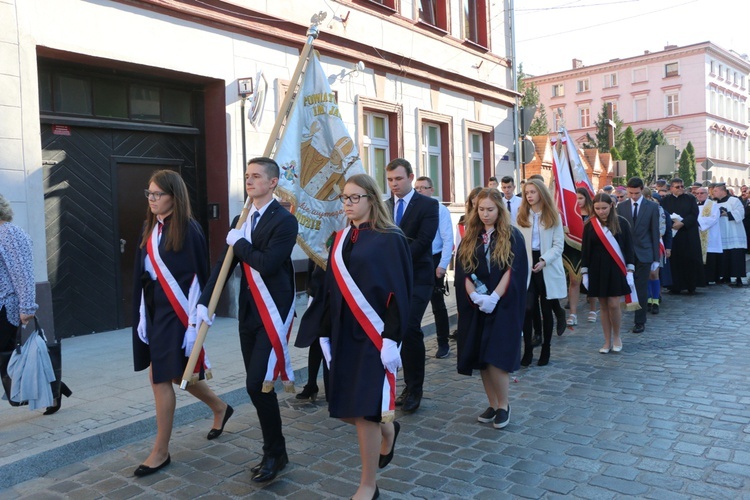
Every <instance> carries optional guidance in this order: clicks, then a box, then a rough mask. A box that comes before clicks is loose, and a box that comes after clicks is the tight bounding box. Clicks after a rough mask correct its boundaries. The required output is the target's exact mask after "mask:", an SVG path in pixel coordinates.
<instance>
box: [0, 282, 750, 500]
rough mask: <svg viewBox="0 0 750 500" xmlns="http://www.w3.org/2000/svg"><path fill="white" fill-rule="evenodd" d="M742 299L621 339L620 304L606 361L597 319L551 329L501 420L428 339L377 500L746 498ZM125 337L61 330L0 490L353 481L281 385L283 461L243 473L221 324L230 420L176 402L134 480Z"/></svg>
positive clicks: (144, 418)
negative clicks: (260, 477)
mask: <svg viewBox="0 0 750 500" xmlns="http://www.w3.org/2000/svg"><path fill="white" fill-rule="evenodd" d="M748 299H750V288H744V289H732V288H729V287H725V286H713V287H710V288H707V289H701V291H700V292H699V294H697V295H696V296H679V297H674V296H669V295H666V296H665V300H664V303H663V306H662V308H661V314H660V315H658V316H653V315H649V319H648V323H647V325H646V332H645V333H644V334H640V335H634V334H632V333H627V330H628V329H629V327H631V326H632V315H631V314H625V315H624V320H623V332H626V333H623V343H624V349H623V352H622V353H620V354H608V355H602V354H599V353H598V348H599V347H600V346H601V344H602V334H601V325H600V324H599V323H598V322H597V323H596V324H590V323H586V322H585V321H584V322H582V323H581V324H580V325H579V326H577V327H576V329H575V330H574V331H571V330H568V331H567V332H566V333H565V334H564V335H563V336H562V337H557V336H555V337H554V338H553V341H552V357H551V361H550V364H549V365H548V366H546V367H538V366H536V358H537V357H538V354H539V352H538V351H539V349H537V350H535V359H534V364H532V366H531V367H529V368H525V369H521V370H520V371H519V372H517V373H516V374H514V375H515V381H514V382H513V383H512V384H511V405H512V412H511V423H510V425H509V426H508V427H507V428H505V429H503V430H495V429H493V428H492V427H491V426H489V425H487V424H479V423H478V422H477V421H476V416H477V415H478V414H479V413H481V412H482V411H483V410H484V409H485V408H486V406H487V402H486V399H485V396H484V391H483V390H482V385H481V382H480V380H479V378H478V377H476V376H475V377H463V376H460V375H458V374H457V373H456V370H455V344H452V352H451V356H450V357H449V358H447V359H442V360H437V359H435V358H434V352H435V347H436V345H435V338H434V335H433V336H430V337H429V338H427V341H426V343H427V346H428V348H427V355H428V359H427V379H426V386H425V391H426V392H425V398H424V399H423V403H422V407H421V408H420V410H419V411H417V412H416V413H415V414H413V415H403V414H401V413H400V412H399V413H398V414H397V418H398V419H399V421H400V422H401V424H402V433H401V435H400V436H399V440H398V444H397V448H396V454H395V458H394V460H393V462H392V464H391V465H390V466H389V467H388V468H386V469H384V470H383V471H380V472H379V474H378V486H379V487H380V491H381V495H382V497H383V498H403V497H407V496H412V497H417V498H430V499H433V498H437V499H440V498H487V499H490V498H493V499H494V498H511V497H522V498H556V497H560V496H564V495H565V496H568V495H569V496H571V497H574V498H619V497H622V496H637V497H643V498H660V499H661V498H670V499H671V498H677V499H679V498H727V499H730V498H731V499H737V498H747V499H750V383H748V374H747V372H748V366H749V365H748V362H747V360H748V359H750V337H749V336H748V327H747V323H748V321H747V320H748V317H749V313H748V311H747V303H748ZM581 304H582V305H581V306H580V309H579V311H583V312H585V311H586V310H587V309H586V307H587V306H584V305H583V301H582V302H581ZM428 311H429V308H428ZM579 317H585V315H584V314H579ZM428 322H430V321H429V319H428V318H426V320H425V323H428ZM129 343H130V337H129V333H127V332H123V331H120V332H111V333H108V334H98V335H92V336H88V337H81V338H78V339H70V340H66V341H65V343H64V354H63V357H64V360H65V361H64V362H65V369H64V373H65V379H66V381H67V382H68V383H69V385H70V386H71V388H72V389H73V391H74V395H73V397H72V398H70V399H66V400H65V401H64V402H63V408H62V410H61V411H60V412H59V413H58V414H57V415H55V416H50V417H43V416H41V414H40V413H39V412H29V411H28V410H23V409H18V408H15V409H11V408H9V407H8V408H2V409H1V410H0V418H1V419H2V422H3V423H2V424H0V439H2V443H3V445H2V448H0V453H2V460H3V462H2V463H1V464H0V472H1V473H0V478H2V480H3V481H5V484H4V486H5V489H3V490H0V499H4V498H18V497H24V498H75V499H84V498H135V497H138V498H197V497H201V498H234V497H244V496H248V495H252V497H253V498H291V499H298V498H299V499H308V498H332V497H349V496H351V494H352V493H353V492H354V491H355V490H356V487H357V483H358V480H359V463H360V460H359V453H358V447H357V440H356V434H355V432H354V429H353V428H352V427H350V426H347V425H345V424H343V423H341V422H339V421H337V420H334V419H331V418H329V417H328V412H327V409H326V406H325V403H324V402H323V401H318V402H316V403H298V402H297V401H296V400H295V399H294V397H293V396H291V395H286V394H284V393H279V396H280V403H281V411H282V419H283V421H284V429H285V435H286V438H287V447H288V450H289V458H290V465H289V466H287V468H286V469H285V470H284V471H283V473H282V474H280V476H279V477H278V478H277V479H276V480H275V481H274V482H272V483H270V484H266V485H257V484H254V483H252V482H251V481H250V473H249V470H248V469H249V467H250V466H252V465H254V464H255V463H257V462H258V461H259V459H260V456H261V455H260V454H261V440H260V429H259V427H258V424H257V418H256V415H255V411H254V409H253V408H252V405H251V404H250V403H249V401H248V398H247V395H246V394H244V387H243V381H244V374H243V370H242V364H241V362H240V361H239V359H240V355H239V352H238V351H239V350H238V349H237V345H238V341H237V333H236V329H235V323H234V322H233V321H232V320H225V319H222V320H219V321H217V324H216V326H215V327H213V328H212V330H211V334H210V336H209V343H208V348H209V354H210V355H211V357H212V359H213V362H214V365H215V371H216V378H215V379H214V380H212V381H211V385H212V387H213V388H214V389H215V390H216V391H217V392H218V393H220V394H222V395H223V396H224V397H226V399H228V400H229V401H230V402H231V403H232V404H233V405H235V407H236V412H235V416H234V417H233V418H232V419H231V420H230V421H229V423H228V424H227V427H226V430H225V433H224V434H223V435H222V436H221V437H220V438H219V439H217V440H215V441H207V440H206V439H205V436H206V433H207V432H208V429H209V428H210V426H211V418H210V412H209V411H208V410H207V409H205V408H204V407H202V405H201V404H200V403H195V404H190V403H192V401H191V400H190V399H189V397H186V395H181V396H180V397H179V400H178V405H179V407H180V408H179V410H178V421H177V423H176V426H175V431H174V434H173V438H172V442H171V455H172V460H173V463H172V464H171V465H170V466H169V467H167V468H165V469H164V471H161V472H160V473H158V474H155V475H153V476H150V477H147V478H142V479H136V478H134V477H133V476H132V472H133V470H134V469H135V467H137V465H138V464H139V463H141V461H142V460H143V459H144V458H145V457H146V456H147V455H148V452H149V450H150V447H151V444H152V440H153V433H154V431H155V426H154V423H153V402H152V396H151V393H150V389H149V388H148V383H147V379H146V375H145V372H142V373H138V374H133V372H132V367H131V361H130V344H129ZM304 357H305V355H304V353H295V354H294V359H295V360H296V361H298V360H301V359H304ZM296 366H297V367H299V368H302V367H303V366H304V361H303V362H301V363H300V362H298V363H297V365H296ZM300 385H301V384H300ZM319 385H321V388H322V384H319ZM321 395H322V390H321ZM21 415H23V416H21ZM39 432H41V433H42V434H44V435H43V436H38V435H37V433H39ZM19 456H20V458H18V457H19ZM64 460H67V462H65V461H64ZM42 465H45V466H44V467H42ZM35 467H38V469H37V468H35ZM18 474H20V475H18ZM28 477H33V478H34V479H29V480H26V481H24V480H25V479H27V478H28ZM9 478H11V479H10V480H9ZM14 478H15V479H14ZM18 478H20V479H18ZM22 481H23V482H22Z"/></svg>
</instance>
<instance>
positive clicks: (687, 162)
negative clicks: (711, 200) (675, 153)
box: [677, 142, 695, 186]
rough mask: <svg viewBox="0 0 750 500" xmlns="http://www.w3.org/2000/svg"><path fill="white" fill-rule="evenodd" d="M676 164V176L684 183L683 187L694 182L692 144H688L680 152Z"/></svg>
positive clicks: (693, 150) (693, 149)
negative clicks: (677, 164)
mask: <svg viewBox="0 0 750 500" xmlns="http://www.w3.org/2000/svg"><path fill="white" fill-rule="evenodd" d="M678 163H679V167H678V170H677V175H678V177H680V179H682V180H683V181H684V182H685V185H686V186H687V185H688V184H692V183H693V182H695V148H693V143H692V142H688V144H687V146H686V147H685V149H683V150H682V154H680V160H679V162H678Z"/></svg>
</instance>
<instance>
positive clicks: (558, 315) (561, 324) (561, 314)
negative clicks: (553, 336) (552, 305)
mask: <svg viewBox="0 0 750 500" xmlns="http://www.w3.org/2000/svg"><path fill="white" fill-rule="evenodd" d="M555 323H556V326H557V336H558V337H559V336H560V335H562V334H563V333H565V329H566V328H568V324H567V323H566V321H565V309H563V308H562V307H560V304H559V303H558V305H557V308H556V309H555Z"/></svg>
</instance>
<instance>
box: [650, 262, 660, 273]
mask: <svg viewBox="0 0 750 500" xmlns="http://www.w3.org/2000/svg"><path fill="white" fill-rule="evenodd" d="M657 269H659V262H652V263H651V271H656V270H657Z"/></svg>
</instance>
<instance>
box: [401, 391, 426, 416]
mask: <svg viewBox="0 0 750 500" xmlns="http://www.w3.org/2000/svg"><path fill="white" fill-rule="evenodd" d="M421 402H422V392H421V391H420V392H417V391H410V392H409V394H408V395H407V396H406V399H404V405H403V406H402V407H401V409H402V410H403V411H405V412H407V413H411V412H414V411H417V410H418V409H419V405H420V403H421Z"/></svg>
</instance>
